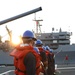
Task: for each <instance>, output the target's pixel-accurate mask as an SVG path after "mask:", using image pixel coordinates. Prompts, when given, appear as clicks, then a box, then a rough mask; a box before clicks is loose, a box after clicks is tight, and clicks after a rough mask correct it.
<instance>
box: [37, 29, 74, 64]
mask: <svg viewBox="0 0 75 75" xmlns="http://www.w3.org/2000/svg"><path fill="white" fill-rule="evenodd" d="M36 35H37V38H38V39H40V40H42V42H43V45H44V46H49V47H50V48H51V49H53V52H54V54H55V63H56V64H66V63H67V64H75V44H70V36H72V33H71V32H67V31H62V30H61V28H60V30H59V32H51V33H37V34H36ZM66 55H67V56H68V61H66V60H65V57H66Z"/></svg>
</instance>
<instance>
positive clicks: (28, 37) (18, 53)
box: [10, 30, 40, 75]
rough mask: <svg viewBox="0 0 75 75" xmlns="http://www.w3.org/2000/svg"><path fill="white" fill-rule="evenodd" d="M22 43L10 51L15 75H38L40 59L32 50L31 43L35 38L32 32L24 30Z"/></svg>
mask: <svg viewBox="0 0 75 75" xmlns="http://www.w3.org/2000/svg"><path fill="white" fill-rule="evenodd" d="M22 40H23V44H21V45H18V46H17V47H15V49H14V50H13V51H12V52H11V53H10V55H11V56H13V57H14V66H15V74H16V75H39V73H40V71H39V68H40V59H39V55H38V54H37V53H36V52H35V51H34V48H33V45H34V41H35V40H36V38H35V37H34V34H33V33H32V32H31V31H29V30H27V31H25V32H24V34H23V37H22Z"/></svg>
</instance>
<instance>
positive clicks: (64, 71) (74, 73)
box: [0, 64, 75, 75]
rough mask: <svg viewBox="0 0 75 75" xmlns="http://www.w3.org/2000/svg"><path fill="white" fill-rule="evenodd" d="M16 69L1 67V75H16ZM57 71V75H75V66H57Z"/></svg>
mask: <svg viewBox="0 0 75 75" xmlns="http://www.w3.org/2000/svg"><path fill="white" fill-rule="evenodd" d="M14 69H15V68H14V66H0V75H5V73H6V75H15V74H14V72H13V71H14ZM56 71H57V75H75V64H68V65H57V70H56ZM8 72H9V74H7V73H8Z"/></svg>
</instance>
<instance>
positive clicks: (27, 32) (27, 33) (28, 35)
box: [23, 30, 36, 40]
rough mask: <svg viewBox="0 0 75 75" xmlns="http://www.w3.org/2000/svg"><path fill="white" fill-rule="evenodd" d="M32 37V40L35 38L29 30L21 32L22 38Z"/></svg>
mask: <svg viewBox="0 0 75 75" xmlns="http://www.w3.org/2000/svg"><path fill="white" fill-rule="evenodd" d="M26 37H28V38H32V39H34V40H36V38H35V37H34V34H33V32H31V31H30V30H26V31H25V32H24V33H23V38H26Z"/></svg>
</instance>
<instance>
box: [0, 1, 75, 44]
mask: <svg viewBox="0 0 75 75" xmlns="http://www.w3.org/2000/svg"><path fill="white" fill-rule="evenodd" d="M38 7H42V11H39V12H37V13H36V19H43V21H42V22H41V24H42V27H41V31H42V32H45V33H46V32H52V28H53V27H54V29H55V32H56V30H59V29H60V28H61V29H62V31H69V32H72V36H71V43H75V40H74V36H75V33H74V32H75V29H74V25H75V0H0V21H2V20H5V19H7V18H10V17H13V16H16V15H19V14H22V13H24V12H27V11H30V10H33V9H35V8H38ZM34 18H35V14H31V15H28V16H25V17H22V18H20V19H17V20H14V21H11V22H9V23H5V24H3V25H1V26H0V35H1V36H2V37H3V40H4V39H8V38H9V36H8V35H7V36H6V34H7V31H6V29H5V26H6V25H7V27H8V28H9V29H10V30H11V31H12V34H13V36H19V35H22V34H23V32H24V31H25V30H34V31H36V25H35V22H34V21H33V20H34Z"/></svg>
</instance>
